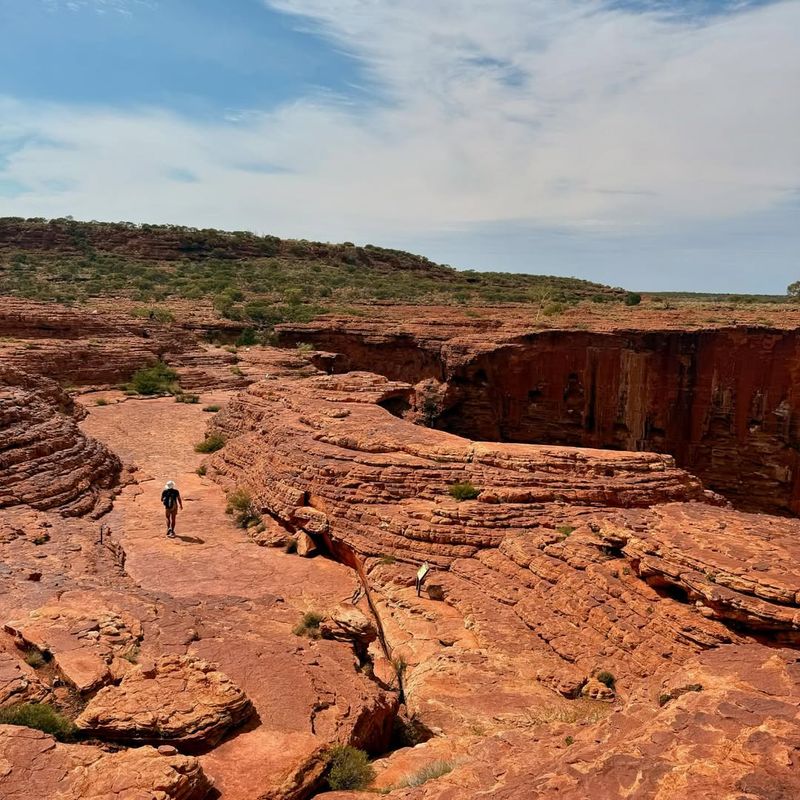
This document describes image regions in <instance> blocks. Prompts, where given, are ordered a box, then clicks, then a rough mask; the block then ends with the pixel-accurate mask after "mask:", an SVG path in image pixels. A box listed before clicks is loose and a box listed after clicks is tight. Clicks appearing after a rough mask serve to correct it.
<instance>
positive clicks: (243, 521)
mask: <svg viewBox="0 0 800 800" xmlns="http://www.w3.org/2000/svg"><path fill="white" fill-rule="evenodd" d="M225 513H226V514H232V515H233V518H234V520H235V521H236V524H237V526H238V527H240V528H250V527H252V526H253V525H258V523H259V522H261V514H259V513H258V510H257V509H256V507H255V506H254V505H253V498H252V497H251V496H250V492H248V491H247V489H237V490H236V491H235V492H231V493H230V494H229V495H228V505H227V508H226V509H225Z"/></svg>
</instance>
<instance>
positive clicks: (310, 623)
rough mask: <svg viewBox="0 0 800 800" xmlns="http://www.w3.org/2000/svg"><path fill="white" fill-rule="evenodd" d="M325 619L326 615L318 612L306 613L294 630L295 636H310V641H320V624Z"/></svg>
mask: <svg viewBox="0 0 800 800" xmlns="http://www.w3.org/2000/svg"><path fill="white" fill-rule="evenodd" d="M324 619H325V615H324V614H320V613H319V612H318V611H306V613H305V614H303V616H302V617H301V619H300V622H298V623H297V625H295V626H294V628H292V633H293V634H294V635H295V636H308V638H309V639H319V635H320V634H319V624H320V622H322V620H324Z"/></svg>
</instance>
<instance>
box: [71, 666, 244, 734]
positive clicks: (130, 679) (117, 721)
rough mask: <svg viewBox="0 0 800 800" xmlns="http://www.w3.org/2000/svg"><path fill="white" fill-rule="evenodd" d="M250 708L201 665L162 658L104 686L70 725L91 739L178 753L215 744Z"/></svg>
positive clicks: (230, 685)
mask: <svg viewBox="0 0 800 800" xmlns="http://www.w3.org/2000/svg"><path fill="white" fill-rule="evenodd" d="M251 713H252V706H251V704H250V701H249V699H248V698H247V697H246V695H245V694H244V692H243V691H242V690H241V689H240V688H239V687H238V686H236V685H235V684H234V683H233V681H231V680H230V678H228V677H227V676H226V675H223V674H222V673H221V672H219V671H218V670H217V669H215V668H214V667H213V666H212V665H211V664H209V663H208V662H207V661H203V660H202V659H199V658H196V657H194V656H162V657H161V658H160V659H159V660H158V661H156V662H155V664H154V665H151V666H150V667H149V668H148V667H147V666H140V667H136V668H134V669H132V670H131V671H130V672H128V674H127V675H125V677H124V678H123V679H122V682H121V683H120V685H119V686H107V687H106V688H105V689H102V690H101V691H100V692H98V693H97V695H96V696H95V697H94V698H93V699H92V700H91V701H90V702H89V705H88V706H87V707H86V709H85V710H84V711H83V713H82V714H81V715H80V716H79V717H78V719H77V720H76V725H77V726H78V728H79V729H80V730H82V731H84V732H86V733H89V734H91V735H93V736H98V737H100V738H103V739H111V740H118V741H126V742H165V743H171V744H174V745H176V746H179V747H183V748H184V749H185V748H187V747H192V746H209V745H213V744H215V743H216V742H218V741H219V740H220V739H221V738H222V736H223V735H224V734H225V733H226V732H227V731H228V730H230V729H231V728H235V727H237V726H238V725H240V724H241V723H242V722H244V721H245V720H246V719H247V718H248V717H249V716H250V715H251Z"/></svg>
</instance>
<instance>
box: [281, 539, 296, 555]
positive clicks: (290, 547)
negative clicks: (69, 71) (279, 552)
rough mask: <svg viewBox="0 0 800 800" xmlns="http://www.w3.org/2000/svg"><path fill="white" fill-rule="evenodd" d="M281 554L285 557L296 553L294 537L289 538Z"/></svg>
mask: <svg viewBox="0 0 800 800" xmlns="http://www.w3.org/2000/svg"><path fill="white" fill-rule="evenodd" d="M283 552H284V553H286V554H287V555H291V554H292V553H296V552H297V539H295V538H294V537H292V538H290V539H289V541H288V542H286V544H285V545H284V546H283Z"/></svg>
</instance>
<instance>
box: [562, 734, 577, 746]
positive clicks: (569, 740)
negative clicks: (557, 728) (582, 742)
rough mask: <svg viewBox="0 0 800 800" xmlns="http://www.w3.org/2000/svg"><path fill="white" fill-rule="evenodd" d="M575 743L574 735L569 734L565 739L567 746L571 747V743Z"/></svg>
mask: <svg viewBox="0 0 800 800" xmlns="http://www.w3.org/2000/svg"><path fill="white" fill-rule="evenodd" d="M574 743H575V739H573V737H572V736H567V737H566V738H565V739H564V744H565V745H566V746H567V747H569V746H570V745H571V744H574Z"/></svg>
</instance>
